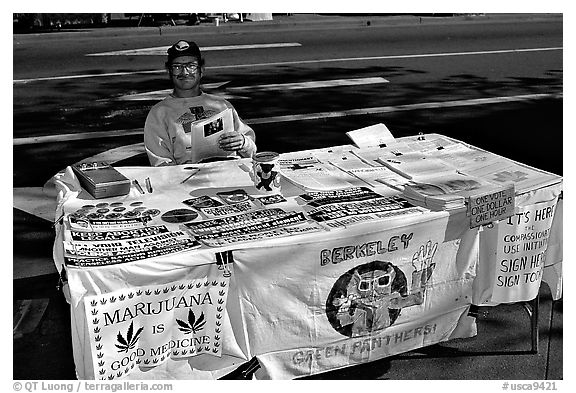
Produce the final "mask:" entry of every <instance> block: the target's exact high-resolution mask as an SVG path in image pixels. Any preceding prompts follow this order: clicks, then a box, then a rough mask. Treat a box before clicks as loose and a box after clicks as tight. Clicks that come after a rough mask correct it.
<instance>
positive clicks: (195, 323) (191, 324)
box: [176, 310, 206, 334]
mask: <svg viewBox="0 0 576 393" xmlns="http://www.w3.org/2000/svg"><path fill="white" fill-rule="evenodd" d="M176 323H178V325H180V326H178V329H180V331H181V332H184V334H190V333H198V332H199V331H200V330H202V328H203V327H204V325H206V321H205V320H204V312H202V313H201V314H200V316H199V317H198V320H196V315H194V312H192V310H189V311H188V323H186V322H184V321H182V320H180V319H176Z"/></svg>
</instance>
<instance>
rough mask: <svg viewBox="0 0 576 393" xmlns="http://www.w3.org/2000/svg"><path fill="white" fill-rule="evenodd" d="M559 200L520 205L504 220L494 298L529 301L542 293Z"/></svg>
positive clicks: (492, 299) (500, 300)
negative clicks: (547, 253) (553, 221)
mask: <svg viewBox="0 0 576 393" xmlns="http://www.w3.org/2000/svg"><path fill="white" fill-rule="evenodd" d="M556 202H557V199H554V200H551V201H548V202H542V203H537V204H534V205H529V206H524V207H517V208H516V211H515V214H514V215H513V216H512V217H510V218H508V219H506V220H503V221H500V222H499V223H498V224H497V225H496V227H495V228H494V229H493V230H497V233H498V235H497V236H498V239H497V240H498V241H497V243H496V269H495V274H494V289H493V292H492V298H491V301H492V302H495V303H508V302H509V303H512V302H519V301H528V300H532V299H534V298H535V297H536V296H537V295H538V291H539V289H540V283H541V281H542V272H543V269H544V264H545V261H546V250H547V248H548V238H549V237H550V228H551V227H552V220H553V218H554V211H555V207H556Z"/></svg>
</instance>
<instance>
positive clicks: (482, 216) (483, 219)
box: [468, 184, 514, 228]
mask: <svg viewBox="0 0 576 393" xmlns="http://www.w3.org/2000/svg"><path fill="white" fill-rule="evenodd" d="M513 214H514V185H513V184H512V185H510V186H509V187H507V188H505V189H503V190H498V191H496V192H491V193H488V194H480V195H475V196H471V197H470V199H469V201H468V215H469V216H470V228H474V227H477V226H480V225H484V224H488V223H490V222H493V221H497V220H502V219H504V218H508V217H510V216H512V215H513Z"/></svg>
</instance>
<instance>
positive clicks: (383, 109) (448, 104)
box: [13, 93, 563, 146]
mask: <svg viewBox="0 0 576 393" xmlns="http://www.w3.org/2000/svg"><path fill="white" fill-rule="evenodd" d="M562 96H563V94H562V93H557V94H525V95H517V96H507V97H489V98H476V99H470V100H455V101H441V102H425V103H420V104H407V105H395V106H380V107H372V108H359V109H350V110H345V111H334V112H317V113H307V114H301V115H286V116H272V117H261V118H255V119H246V120H245V121H246V123H248V124H250V125H254V124H270V123H284V122H291V121H302V120H316V119H326V118H334V117H346V116H357V115H368V114H379V113H391V112H403V111H412V110H422V109H437V108H455V107H462V106H474V105H486V104H496V103H506V102H521V101H531V100H539V99H544V98H562ZM142 133H143V129H142V128H134V129H131V130H114V131H99V132H83V133H74V134H61V135H46V136H36V137H25V138H14V139H13V145H14V146H22V145H32V144H38V143H49V142H64V141H72V140H84V139H97V138H112V137H120V136H130V135H139V134H142Z"/></svg>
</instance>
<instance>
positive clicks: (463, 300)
mask: <svg viewBox="0 0 576 393" xmlns="http://www.w3.org/2000/svg"><path fill="white" fill-rule="evenodd" d="M446 224H447V219H446V217H443V218H438V219H435V220H430V221H428V222H423V223H418V224H414V225H407V226H400V227H397V228H395V229H391V230H388V231H382V232H378V233H372V234H361V235H357V236H353V237H346V238H341V239H333V240H330V241H324V242H319V243H304V244H298V245H291V246H286V247H284V246H280V247H274V248H265V249H251V250H245V251H242V252H240V251H239V252H237V253H236V254H235V255H236V256H235V260H236V266H235V275H236V278H237V280H236V282H237V283H238V291H239V301H240V307H241V308H242V309H247V310H248V309H251V308H252V307H253V305H254V304H258V311H257V312H244V313H242V318H243V320H244V321H243V324H244V326H245V328H244V331H245V332H247V334H248V336H249V337H248V339H247V342H249V343H250V351H251V353H252V354H254V355H256V356H257V357H258V359H259V361H260V363H261V364H262V365H263V369H262V371H260V373H265V374H267V375H261V377H264V378H293V377H297V376H302V375H309V374H313V373H317V372H322V371H326V370H329V369H331V368H336V367H343V366H345V365H350V364H355V363H358V362H360V363H361V362H367V361H371V360H375V359H378V358H382V357H385V356H390V355H392V354H395V353H400V352H404V351H408V350H411V349H414V348H419V347H422V346H423V345H430V344H432V343H436V342H440V341H444V340H448V339H450V338H455V337H470V336H471V335H474V334H475V325H474V321H473V318H470V317H466V313H467V308H468V306H469V304H470V300H471V290H472V280H473V274H471V273H472V272H473V269H472V267H471V266H469V265H468V264H470V262H469V261H465V262H464V263H463V265H465V266H459V265H458V263H456V264H455V263H454V259H456V253H457V250H458V246H455V245H442V242H443V240H444V233H445V230H446ZM287 277H289V278H290V279H287ZM462 321H463V322H462ZM367 348H370V349H367ZM368 353H370V356H368Z"/></svg>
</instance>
